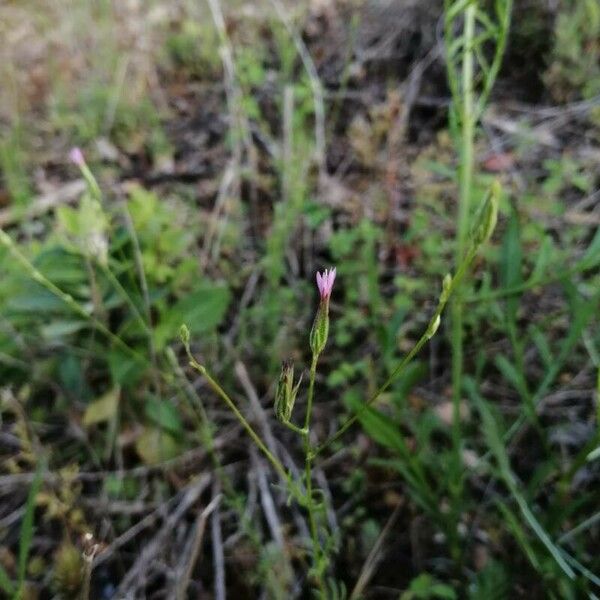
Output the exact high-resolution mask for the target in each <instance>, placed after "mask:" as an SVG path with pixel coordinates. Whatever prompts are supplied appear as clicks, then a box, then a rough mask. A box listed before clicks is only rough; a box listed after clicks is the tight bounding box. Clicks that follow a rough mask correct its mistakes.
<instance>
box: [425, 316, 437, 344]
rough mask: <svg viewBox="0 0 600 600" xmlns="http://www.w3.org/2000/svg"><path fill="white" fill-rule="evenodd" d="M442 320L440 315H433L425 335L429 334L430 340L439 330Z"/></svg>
mask: <svg viewBox="0 0 600 600" xmlns="http://www.w3.org/2000/svg"><path fill="white" fill-rule="evenodd" d="M440 321H441V318H440V315H435V317H433V318H432V319H431V321H430V322H429V325H428V327H427V331H426V332H425V335H426V336H427V339H428V340H430V339H431V338H432V337H433V336H434V335H435V333H436V331H437V330H438V327H439V326H440Z"/></svg>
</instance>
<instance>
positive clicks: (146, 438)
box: [135, 426, 181, 465]
mask: <svg viewBox="0 0 600 600" xmlns="http://www.w3.org/2000/svg"><path fill="white" fill-rule="evenodd" d="M135 449H136V451H137V453H138V454H139V455H140V458H141V459H142V460H143V461H144V463H146V464H147V465H155V464H157V463H160V462H163V461H165V460H171V459H172V458H175V457H176V456H178V455H179V454H180V453H181V448H180V446H179V444H178V443H177V440H176V439H175V438H174V437H173V436H172V435H170V434H168V433H166V432H165V431H162V430H161V429H159V428H157V427H151V426H150V427H146V428H144V432H143V433H142V434H141V435H140V437H139V438H138V439H137V440H136V442H135Z"/></svg>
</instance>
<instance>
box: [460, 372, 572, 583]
mask: <svg viewBox="0 0 600 600" xmlns="http://www.w3.org/2000/svg"><path fill="white" fill-rule="evenodd" d="M465 387H466V388H467V390H468V392H469V395H470V396H471V398H472V399H473V401H474V403H475V405H476V406H477V410H478V411H479V414H480V416H481V420H482V424H483V433H484V437H485V440H486V443H487V445H488V447H489V449H490V450H491V452H492V454H493V455H494V457H495V459H496V462H497V463H498V468H499V471H500V475H501V477H502V479H503V480H504V482H505V484H506V486H507V487H508V489H509V490H510V493H511V494H512V497H513V499H514V500H515V502H516V503H517V506H518V507H519V509H520V511H521V515H522V516H523V519H524V520H525V521H526V523H527V525H529V527H530V528H531V530H532V531H533V532H534V533H535V535H536V536H537V537H538V539H539V540H540V542H542V544H544V546H545V547H546V549H547V550H548V552H549V553H550V555H551V556H552V558H554V560H555V561H556V564H557V565H558V566H559V567H560V568H561V570H562V571H563V573H565V575H567V577H568V578H569V579H575V572H574V571H573V569H572V568H571V567H570V566H569V564H568V563H567V561H566V560H565V558H564V556H563V552H562V551H561V549H560V548H559V547H558V546H556V545H555V544H554V542H553V541H552V540H551V538H550V536H549V535H548V534H547V533H546V531H545V530H544V528H543V527H542V525H541V523H540V522H539V521H538V520H537V519H536V517H535V515H534V514H533V512H532V511H531V509H530V508H529V505H528V504H527V501H526V500H525V498H524V496H523V495H522V494H521V492H520V491H519V487H518V483H517V480H516V477H515V476H514V473H513V472H512V469H511V468H510V460H509V457H508V454H507V453H506V449H505V447H504V442H503V441H502V434H501V432H500V430H499V427H498V424H497V423H496V419H495V418H494V416H493V415H492V411H491V410H490V408H489V406H488V405H487V403H486V402H485V400H484V399H483V398H482V397H481V396H480V395H479V393H478V392H477V390H476V388H475V384H474V383H473V381H472V380H467V381H465Z"/></svg>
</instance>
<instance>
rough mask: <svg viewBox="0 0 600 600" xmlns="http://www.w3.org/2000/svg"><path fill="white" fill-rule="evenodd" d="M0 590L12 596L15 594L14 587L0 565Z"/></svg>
mask: <svg viewBox="0 0 600 600" xmlns="http://www.w3.org/2000/svg"><path fill="white" fill-rule="evenodd" d="M0 589H1V590H2V591H3V592H5V593H6V594H7V596H12V595H13V594H14V593H15V586H14V585H13V582H12V581H11V580H10V577H9V576H8V573H7V572H6V571H5V570H4V567H3V566H2V565H1V564H0Z"/></svg>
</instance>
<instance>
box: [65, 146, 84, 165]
mask: <svg viewBox="0 0 600 600" xmlns="http://www.w3.org/2000/svg"><path fill="white" fill-rule="evenodd" d="M69 160H70V161H71V162H72V163H73V164H75V165H77V166H78V167H79V168H81V167H83V165H85V158H83V152H82V151H81V148H77V147H75V148H72V149H71V152H69Z"/></svg>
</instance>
